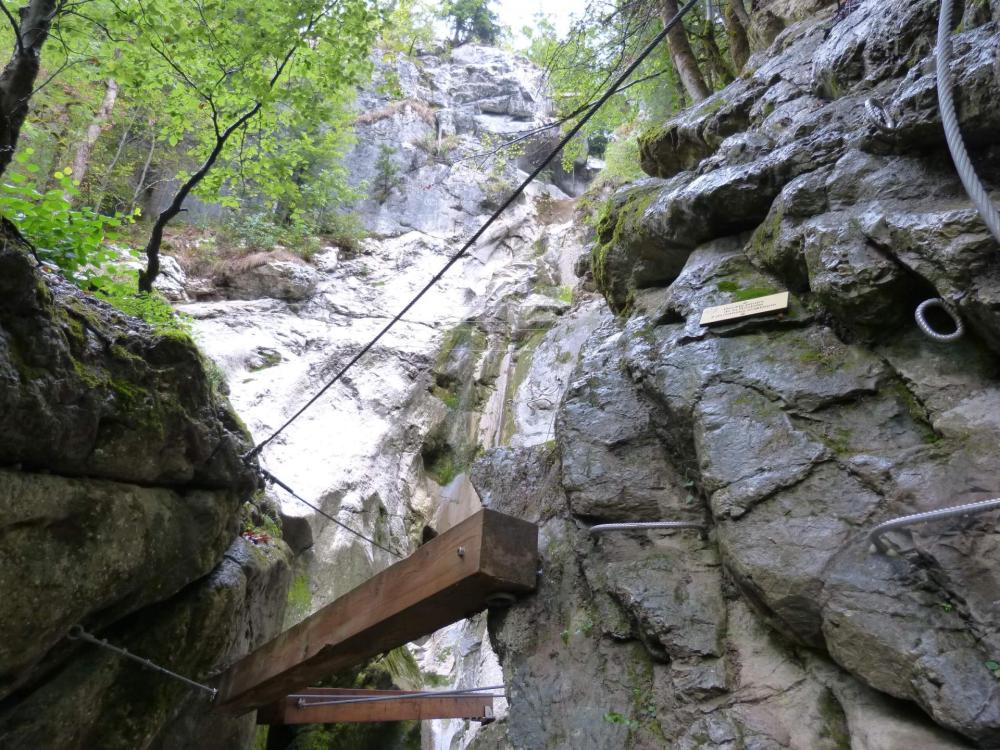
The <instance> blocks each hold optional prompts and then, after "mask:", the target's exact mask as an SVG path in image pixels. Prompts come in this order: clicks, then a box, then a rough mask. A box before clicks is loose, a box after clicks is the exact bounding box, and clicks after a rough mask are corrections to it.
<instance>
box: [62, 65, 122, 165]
mask: <svg viewBox="0 0 1000 750" xmlns="http://www.w3.org/2000/svg"><path fill="white" fill-rule="evenodd" d="M105 86H106V87H107V88H106V89H105V91H104V101H102V102H101V106H100V108H99V109H98V110H97V113H96V114H95V115H94V119H93V120H91V122H90V126H89V127H88V128H87V133H86V135H85V136H84V137H83V140H82V141H80V145H78V146H77V147H76V155H75V156H74V157H73V175H72V176H73V181H74V182H83V178H84V177H86V176H87V169H88V167H89V166H90V155H91V153H93V151H94V144H95V143H97V139H98V138H99V137H100V135H101V133H102V132H104V130H105V129H106V128H107V126H108V121H109V120H110V119H111V112H112V111H113V110H114V108H115V101H116V100H117V99H118V82H117V81H115V79H114V78H109V79H108V80H107V81H106V82H105Z"/></svg>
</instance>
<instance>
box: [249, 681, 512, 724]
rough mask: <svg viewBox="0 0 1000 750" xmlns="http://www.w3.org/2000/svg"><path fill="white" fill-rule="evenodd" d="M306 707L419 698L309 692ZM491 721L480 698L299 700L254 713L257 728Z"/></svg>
mask: <svg viewBox="0 0 1000 750" xmlns="http://www.w3.org/2000/svg"><path fill="white" fill-rule="evenodd" d="M296 695H297V696H299V695H308V696H310V698H309V699H308V700H307V703H308V702H310V701H313V700H316V699H321V698H349V697H357V698H383V697H390V696H397V695H419V693H415V692H413V691H408V690H347V689H338V688H310V689H308V690H300V691H299V692H298V693H296ZM492 718H493V698H491V697H489V696H482V695H453V696H424V697H417V698H407V699H405V700H379V701H368V702H366V703H342V704H339V705H325V706H310V705H304V706H301V707H300V706H299V699H298V698H297V697H296V698H285V700H283V701H278V702H277V703H272V704H271V705H269V706H265V707H264V708H262V709H260V710H258V711H257V723H258V724H270V725H282V724H344V723H360V722H370V721H429V720H430V719H478V720H480V721H488V720H490V719H492Z"/></svg>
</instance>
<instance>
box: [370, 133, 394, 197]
mask: <svg viewBox="0 0 1000 750" xmlns="http://www.w3.org/2000/svg"><path fill="white" fill-rule="evenodd" d="M395 155H396V149H395V148H393V147H392V146H390V145H389V144H387V143H383V144H382V145H381V146H380V147H379V152H378V159H376V160H375V177H374V179H373V180H372V197H373V198H374V199H375V200H377V201H378V202H379V203H385V201H386V200H387V199H388V198H389V194H390V193H391V192H392V189H393V188H394V187H396V185H398V184H399V166H398V165H397V164H396V162H395V160H394V159H393V157H394V156H395Z"/></svg>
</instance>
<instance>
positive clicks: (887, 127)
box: [865, 98, 896, 133]
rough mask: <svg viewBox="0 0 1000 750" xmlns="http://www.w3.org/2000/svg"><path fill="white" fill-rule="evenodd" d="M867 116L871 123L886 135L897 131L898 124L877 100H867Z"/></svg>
mask: <svg viewBox="0 0 1000 750" xmlns="http://www.w3.org/2000/svg"><path fill="white" fill-rule="evenodd" d="M865 115H867V116H868V119H869V121H870V122H871V123H872V125H874V126H875V127H877V128H878V129H879V130H882V131H884V132H886V133H888V132H890V131H892V130H895V129H896V122H895V121H894V120H893V119H892V116H891V115H890V114H889V113H888V112H886V111H885V107H883V106H882V104H881V103H880V102H879V101H878V100H877V99H875V98H871V99H865Z"/></svg>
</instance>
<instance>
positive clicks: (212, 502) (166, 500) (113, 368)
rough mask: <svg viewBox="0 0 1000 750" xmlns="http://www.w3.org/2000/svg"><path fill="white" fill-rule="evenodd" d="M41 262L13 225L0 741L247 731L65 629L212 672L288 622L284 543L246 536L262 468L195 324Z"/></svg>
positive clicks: (20, 743) (7, 299)
mask: <svg viewBox="0 0 1000 750" xmlns="http://www.w3.org/2000/svg"><path fill="white" fill-rule="evenodd" d="M33 266H34V264H33V262H32V261H31V260H30V258H29V256H28V255H27V254H25V253H23V252H21V251H19V250H17V249H15V244H14V243H13V242H12V241H10V238H8V242H5V243H4V250H3V251H0V435H2V438H0V466H2V467H3V468H2V469H0V508H2V510H3V513H2V514H0V538H2V544H0V598H2V600H3V603H4V604H3V616H2V617H0V746H2V747H4V748H11V750H21V749H22V748H23V749H24V750H35V749H36V748H59V749H60V750H62V749H63V748H81V749H82V748H88V749H89V748H97V747H100V748H122V749H123V750H125V749H126V748H127V749H128V750H134V749H136V748H147V747H151V746H153V745H154V744H155V743H157V742H160V739H159V738H160V737H161V736H163V735H164V733H165V732H166V733H167V734H168V735H169V736H170V737H174V738H177V739H178V740H179V741H180V744H179V745H178V744H176V743H175V744H174V745H169V744H167V745H162V746H163V747H177V746H183V747H191V746H193V745H192V743H196V744H197V746H198V747H218V748H237V747H242V746H243V745H244V744H245V739H246V732H247V730H248V729H250V728H252V727H251V726H249V725H247V724H246V722H245V721H244V722H240V724H241V726H236V725H233V724H231V723H227V725H226V727H221V726H220V725H218V724H216V723H212V724H211V725H210V727H208V728H207V727H206V726H202V727H201V728H200V729H199V730H198V731H193V727H192V726H191V722H192V721H193V719H191V718H190V717H191V716H193V715H194V714H199V715H200V714H203V713H204V712H205V711H206V709H207V703H206V701H205V699H204V698H203V697H200V696H199V697H197V698H196V697H194V696H192V694H191V691H190V689H189V688H187V687H185V686H183V685H182V684H180V683H177V682H173V681H171V680H168V679H166V678H164V677H162V676H160V675H157V674H155V673H152V672H149V671H145V670H143V669H142V668H141V667H138V666H135V665H134V664H132V663H130V662H126V661H124V660H122V659H121V658H120V657H118V656H116V655H114V654H111V653H109V652H107V651H103V650H98V649H96V648H95V647H94V646H91V645H88V644H84V643H81V642H79V641H76V642H74V641H71V640H69V639H68V638H67V635H68V633H69V631H70V628H72V627H73V626H75V625H82V626H83V627H85V628H86V629H88V630H89V631H91V632H94V633H98V634H100V636H101V637H106V638H108V640H109V641H111V642H112V643H115V644H117V645H119V646H122V647H125V648H128V649H129V650H130V651H132V652H133V653H136V654H139V655H142V656H143V657H146V658H150V659H152V660H153V661H154V662H156V663H158V664H160V665H162V666H165V667H167V668H169V669H172V670H173V671H175V672H178V673H180V674H183V675H186V676H189V677H191V678H193V679H196V680H200V681H208V680H210V679H211V678H212V676H213V675H214V674H215V673H217V672H218V671H219V670H220V669H222V668H223V667H224V666H225V665H226V664H227V663H229V662H231V661H232V660H234V659H235V658H237V657H239V656H240V655H242V654H243V653H246V651H247V650H248V649H249V648H250V647H253V646H255V645H257V644H258V643H260V642H261V641H262V640H264V639H266V638H268V637H270V636H271V635H272V634H273V633H274V632H276V629H277V628H278V627H279V626H280V620H281V615H282V612H283V609H284V603H285V589H286V588H287V584H288V554H287V549H286V548H285V547H284V545H283V544H282V543H280V542H277V543H276V544H274V545H263V546H260V547H257V546H255V545H253V544H251V543H250V542H249V541H247V540H245V539H242V538H240V537H239V536H238V533H239V531H240V530H241V529H240V526H239V523H240V513H241V507H242V506H243V504H244V502H245V501H248V500H250V499H251V497H252V495H253V492H254V490H255V488H256V479H255V477H254V475H253V472H252V471H251V470H249V469H248V468H246V467H245V466H244V464H243V462H242V460H241V459H240V455H241V453H242V452H243V451H245V450H246V449H247V447H248V442H247V435H246V432H245V429H244V428H243V427H242V425H241V423H240V422H239V420H238V419H237V418H236V416H235V415H234V414H233V412H232V411H231V410H230V408H229V405H228V403H227V402H226V400H225V398H224V397H223V396H221V395H220V393H219V391H218V387H217V384H214V383H213V381H212V379H211V378H210V376H209V374H208V371H207V370H206V365H205V363H204V361H203V360H202V358H201V355H199V353H198V351H197V349H196V348H195V347H194V345H193V343H192V342H191V341H190V339H188V338H187V337H186V336H184V335H180V334H177V335H162V334H157V333H155V332H154V331H152V330H151V329H149V327H148V326H146V325H145V324H142V323H140V322H138V321H136V320H133V319H130V318H127V317H126V316H124V315H122V314H120V313H118V312H117V311H115V310H113V309H112V308H110V307H109V306H107V305H105V304H103V303H100V302H98V301H96V300H94V299H93V298H90V297H86V296H84V295H83V294H82V293H81V292H79V290H77V289H76V288H75V287H72V286H71V285H69V284H68V283H66V282H64V281H61V280H60V279H58V278H57V277H55V276H52V275H49V276H46V277H43V276H42V275H41V274H40V273H39V272H38V271H37V270H36V269H35V268H34V267H33ZM184 717H187V718H184ZM185 722H188V723H185ZM223 729H225V731H222V730H223ZM240 735H242V736H240ZM206 736H207V739H205V737H206ZM196 738H197V739H196Z"/></svg>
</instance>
